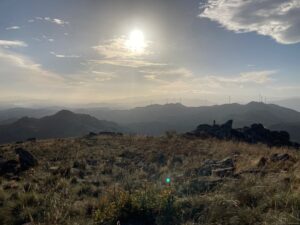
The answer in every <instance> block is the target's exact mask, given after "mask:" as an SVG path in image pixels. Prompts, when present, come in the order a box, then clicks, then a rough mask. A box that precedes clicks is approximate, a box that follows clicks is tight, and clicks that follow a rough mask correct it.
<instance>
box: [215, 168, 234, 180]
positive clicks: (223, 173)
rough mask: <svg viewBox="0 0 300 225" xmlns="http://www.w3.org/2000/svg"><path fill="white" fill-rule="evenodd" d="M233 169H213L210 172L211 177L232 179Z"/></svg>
mask: <svg viewBox="0 0 300 225" xmlns="http://www.w3.org/2000/svg"><path fill="white" fill-rule="evenodd" d="M234 170H235V169H234V167H229V168H224V169H215V170H212V175H213V176H215V177H222V178H223V177H233V176H234Z"/></svg>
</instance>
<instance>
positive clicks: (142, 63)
mask: <svg viewBox="0 0 300 225" xmlns="http://www.w3.org/2000/svg"><path fill="white" fill-rule="evenodd" d="M90 62H93V63H97V64H100V65H101V64H105V65H112V66H117V67H129V68H134V69H138V68H143V67H154V66H155V67H163V66H167V65H168V64H164V63H155V62H150V61H147V60H137V59H135V60H132V59H127V60H126V59H109V60H90Z"/></svg>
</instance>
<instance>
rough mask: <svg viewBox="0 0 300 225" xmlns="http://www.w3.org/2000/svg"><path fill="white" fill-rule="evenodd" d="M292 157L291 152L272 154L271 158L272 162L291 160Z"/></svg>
mask: <svg viewBox="0 0 300 225" xmlns="http://www.w3.org/2000/svg"><path fill="white" fill-rule="evenodd" d="M291 158H292V157H291V156H290V155H289V154H286V153H285V154H273V155H271V157H270V159H271V161H272V162H279V161H281V162H284V161H287V160H290V159H291Z"/></svg>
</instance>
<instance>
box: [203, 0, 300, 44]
mask: <svg viewBox="0 0 300 225" xmlns="http://www.w3.org/2000/svg"><path fill="white" fill-rule="evenodd" d="M201 9H202V12H201V14H200V15H199V16H200V17H204V18H208V19H210V20H212V21H215V22H218V23H219V24H221V25H222V26H223V27H225V28H226V29H228V30H231V31H234V32H237V33H245V32H256V33H258V34H260V35H265V36H270V37H272V38H273V39H275V40H276V41H277V42H279V43H281V44H295V43H299V42H300V16H299V15H300V1H299V0H251V1H249V0H248V1H246V0H207V2H206V4H204V5H202V6H201Z"/></svg>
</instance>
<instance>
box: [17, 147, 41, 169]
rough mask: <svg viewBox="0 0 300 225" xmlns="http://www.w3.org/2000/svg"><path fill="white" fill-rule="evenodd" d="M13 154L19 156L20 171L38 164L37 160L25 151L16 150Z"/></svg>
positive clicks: (21, 149)
mask: <svg viewBox="0 0 300 225" xmlns="http://www.w3.org/2000/svg"><path fill="white" fill-rule="evenodd" d="M15 152H16V154H17V155H18V156H19V162H20V168H21V170H27V169H30V168H32V167H34V166H36V165H37V164H38V161H37V159H36V158H35V157H34V156H33V155H32V154H31V153H30V152H28V151H26V150H25V149H23V148H17V149H15Z"/></svg>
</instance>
